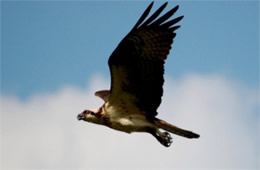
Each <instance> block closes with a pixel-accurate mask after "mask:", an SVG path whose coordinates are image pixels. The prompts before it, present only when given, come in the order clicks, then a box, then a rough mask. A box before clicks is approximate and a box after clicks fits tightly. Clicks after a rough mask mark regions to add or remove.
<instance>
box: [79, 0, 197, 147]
mask: <svg viewBox="0 0 260 170" xmlns="http://www.w3.org/2000/svg"><path fill="white" fill-rule="evenodd" d="M166 5H167V2H166V3H164V4H163V5H162V6H161V7H160V8H159V9H158V10H157V11H156V12H155V13H154V14H153V15H151V16H150V17H149V18H148V19H147V20H145V19H146V17H147V16H148V14H149V12H150V10H151V8H152V6H153V2H152V3H151V4H150V5H149V6H148V7H147V9H146V10H145V11H144V13H143V14H142V16H141V17H140V19H139V20H138V21H137V23H136V24H135V26H134V27H133V29H132V30H131V31H130V32H129V33H128V34H127V35H126V37H125V38H124V39H123V40H122V41H121V42H120V43H119V45H118V47H117V48H116V49H115V50H114V52H113V53H112V55H111V56H110V58H109V61H108V64H109V68H110V73H111V87H110V90H102V91H98V92H96V93H95V95H96V96H99V97H101V98H102V99H103V100H104V102H105V103H104V105H103V106H101V108H100V109H98V111H96V112H93V111H89V110H85V111H84V112H82V113H81V114H79V115H78V119H79V120H85V121H88V122H92V123H97V124H102V125H105V126H108V127H110V128H113V129H116V130H120V131H124V132H127V133H131V132H148V133H150V134H152V135H153V136H154V137H156V139H157V140H158V141H159V142H160V143H161V144H163V145H164V146H167V147H168V146H170V144H171V142H172V140H171V136H170V135H169V133H168V132H171V133H174V134H177V135H181V136H184V137H187V138H198V137H199V135H198V134H195V133H193V132H191V131H187V130H183V129H180V128H178V127H176V126H174V125H171V124H169V123H167V122H165V121H163V120H160V119H158V118H156V117H155V116H156V115H157V114H158V113H157V109H158V107H159V105H160V104H161V97H162V95H163V83H164V78H163V75H164V62H165V60H166V58H167V55H168V54H169V51H170V49H171V44H172V43H173V39H174V37H175V36H176V33H175V32H174V31H175V30H177V29H178V28H179V27H180V26H179V25H175V24H176V23H178V22H179V21H180V20H181V19H182V18H183V16H180V17H177V18H175V19H172V20H169V21H167V20H168V19H169V18H170V17H171V16H172V15H173V14H174V13H175V12H176V11H177V10H178V8H179V7H178V6H176V7H174V8H172V9H171V10H170V11H168V12H167V13H165V14H164V15H162V16H161V17H160V18H158V16H159V14H160V13H161V12H162V11H163V9H164V8H165V7H166ZM159 129H164V130H166V131H168V132H164V133H162V132H161V131H160V130H159Z"/></svg>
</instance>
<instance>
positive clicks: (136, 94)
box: [108, 2, 183, 117]
mask: <svg viewBox="0 0 260 170" xmlns="http://www.w3.org/2000/svg"><path fill="white" fill-rule="evenodd" d="M152 5H153V2H152V3H151V4H150V5H149V6H148V7H147V8H146V10H145V12H144V13H143V14H142V16H141V17H140V19H139V20H138V21H137V23H136V24H135V26H134V27H133V29H132V30H131V31H130V33H128V34H127V36H126V37H125V38H124V39H123V40H122V41H121V42H120V44H119V45H118V47H117V48H116V49H115V51H114V52H113V53H112V55H111V56H110V58H109V61H108V63H109V68H110V73H111V89H110V91H111V94H110V97H109V101H110V102H112V101H113V102H118V103H120V102H122V100H124V101H125V102H127V103H131V104H132V105H134V106H136V107H138V108H139V109H140V110H141V111H142V112H144V113H145V114H146V116H147V117H154V116H156V115H157V111H156V110H157V108H158V107H159V105H160V104H161V97H162V94H163V87H162V86H163V83H164V78H163V74H164V62H165V59H166V58H167V55H168V54H169V51H170V49H171V44H172V43H173V39H174V37H175V36H176V33H175V32H174V31H175V30H176V29H178V28H179V27H180V26H178V25H175V24H176V23H178V22H179V21H180V20H181V19H182V18H183V16H181V17H177V18H176V19H172V20H170V21H168V22H165V21H167V20H168V19H169V18H170V17H171V16H172V15H173V14H174V13H175V12H176V11H177V10H178V6H176V7H174V8H172V9H171V10H170V11H169V12H167V13H165V14H164V15H162V16H161V17H160V18H158V19H157V17H158V16H159V15H160V14H161V12H162V11H163V10H164V9H165V7H166V5H167V3H164V4H163V5H162V6H161V7H160V8H159V9H158V10H156V11H155V13H154V14H152V15H151V16H150V17H149V18H148V19H147V20H146V21H145V18H146V17H147V16H148V14H149V12H150V10H151V8H152ZM142 23H143V24H142Z"/></svg>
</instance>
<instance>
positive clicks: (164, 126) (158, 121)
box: [155, 119, 200, 139]
mask: <svg viewBox="0 0 260 170" xmlns="http://www.w3.org/2000/svg"><path fill="white" fill-rule="evenodd" d="M155 125H156V126H157V127H158V128H161V129H164V130H166V131H168V132H171V133H173V134H176V135H179V136H183V137H186V138H190V139H191V138H199V137H200V135H199V134H196V133H194V132H191V131H188V130H185V129H181V128H179V127H177V126H174V125H172V124H170V123H167V122H165V121H164V120H161V119H156V120H155Z"/></svg>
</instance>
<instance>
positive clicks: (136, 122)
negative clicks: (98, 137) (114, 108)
mask: <svg viewBox="0 0 260 170" xmlns="http://www.w3.org/2000/svg"><path fill="white" fill-rule="evenodd" d="M110 122H111V128H113V129H116V130H120V131H124V132H127V133H131V132H142V131H146V129H147V128H148V127H152V126H153V124H152V123H150V122H149V121H148V120H147V119H146V118H145V116H143V115H137V116H135V115H131V116H127V117H121V118H111V119H110Z"/></svg>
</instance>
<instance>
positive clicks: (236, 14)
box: [1, 1, 259, 98]
mask: <svg viewBox="0 0 260 170" xmlns="http://www.w3.org/2000/svg"><path fill="white" fill-rule="evenodd" d="M148 4H149V2H148V1H142V2H129V1H128V2H120V1H97V2H96V1H85V2H84V1H78V2H70V1H48V2H44V1H41V2H33V1H21V2H20V1H11V2H7V1H2V2H1V35H2V37H1V47H2V51H1V92H2V94H4V95H15V96H19V97H20V98H27V97H28V96H31V95H32V94H34V93H37V92H41V91H46V92H48V91H50V92H52V91H57V89H59V88H60V87H62V86H63V85H64V84H69V85H75V86H78V87H84V86H85V85H86V83H87V81H89V80H90V78H91V76H92V75H93V74H96V73H98V74H102V75H105V76H107V77H109V70H108V66H107V59H108V57H109V55H110V54H111V53H112V51H113V50H114V49H115V48H116V46H117V44H118V43H119V41H120V40H121V39H122V38H123V37H124V36H125V35H126V34H127V33H128V31H129V30H130V29H131V28H132V26H133V25H134V24H135V22H136V21H137V19H138V18H139V16H140V15H141V13H142V12H143V10H144V9H145V8H146V6H147V5H148ZM161 4H162V2H157V3H155V5H154V7H155V8H156V7H158V6H160V5H161ZM176 4H179V5H180V9H179V11H178V12H177V13H176V16H180V15H184V19H183V20H182V21H181V22H180V24H181V26H182V27H181V28H180V29H179V30H178V31H177V37H176V39H175V43H174V45H173V49H172V51H171V53H170V55H169V58H168V60H167V64H166V74H167V75H170V76H171V77H175V78H179V77H181V76H182V75H183V74H185V73H187V72H197V73H205V74H211V73H217V74H218V73H220V74H223V75H226V76H228V77H230V78H232V79H234V80H236V81H239V82H242V83H244V84H246V85H248V86H250V87H258V77H259V49H258V47H259V31H258V30H259V2H258V1H249V2H247V1H227V2H226V1H214V2H207V1H198V2H190V1H185V2H170V3H169V5H168V7H167V9H170V7H172V6H175V5H176ZM155 8H154V10H155Z"/></svg>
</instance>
